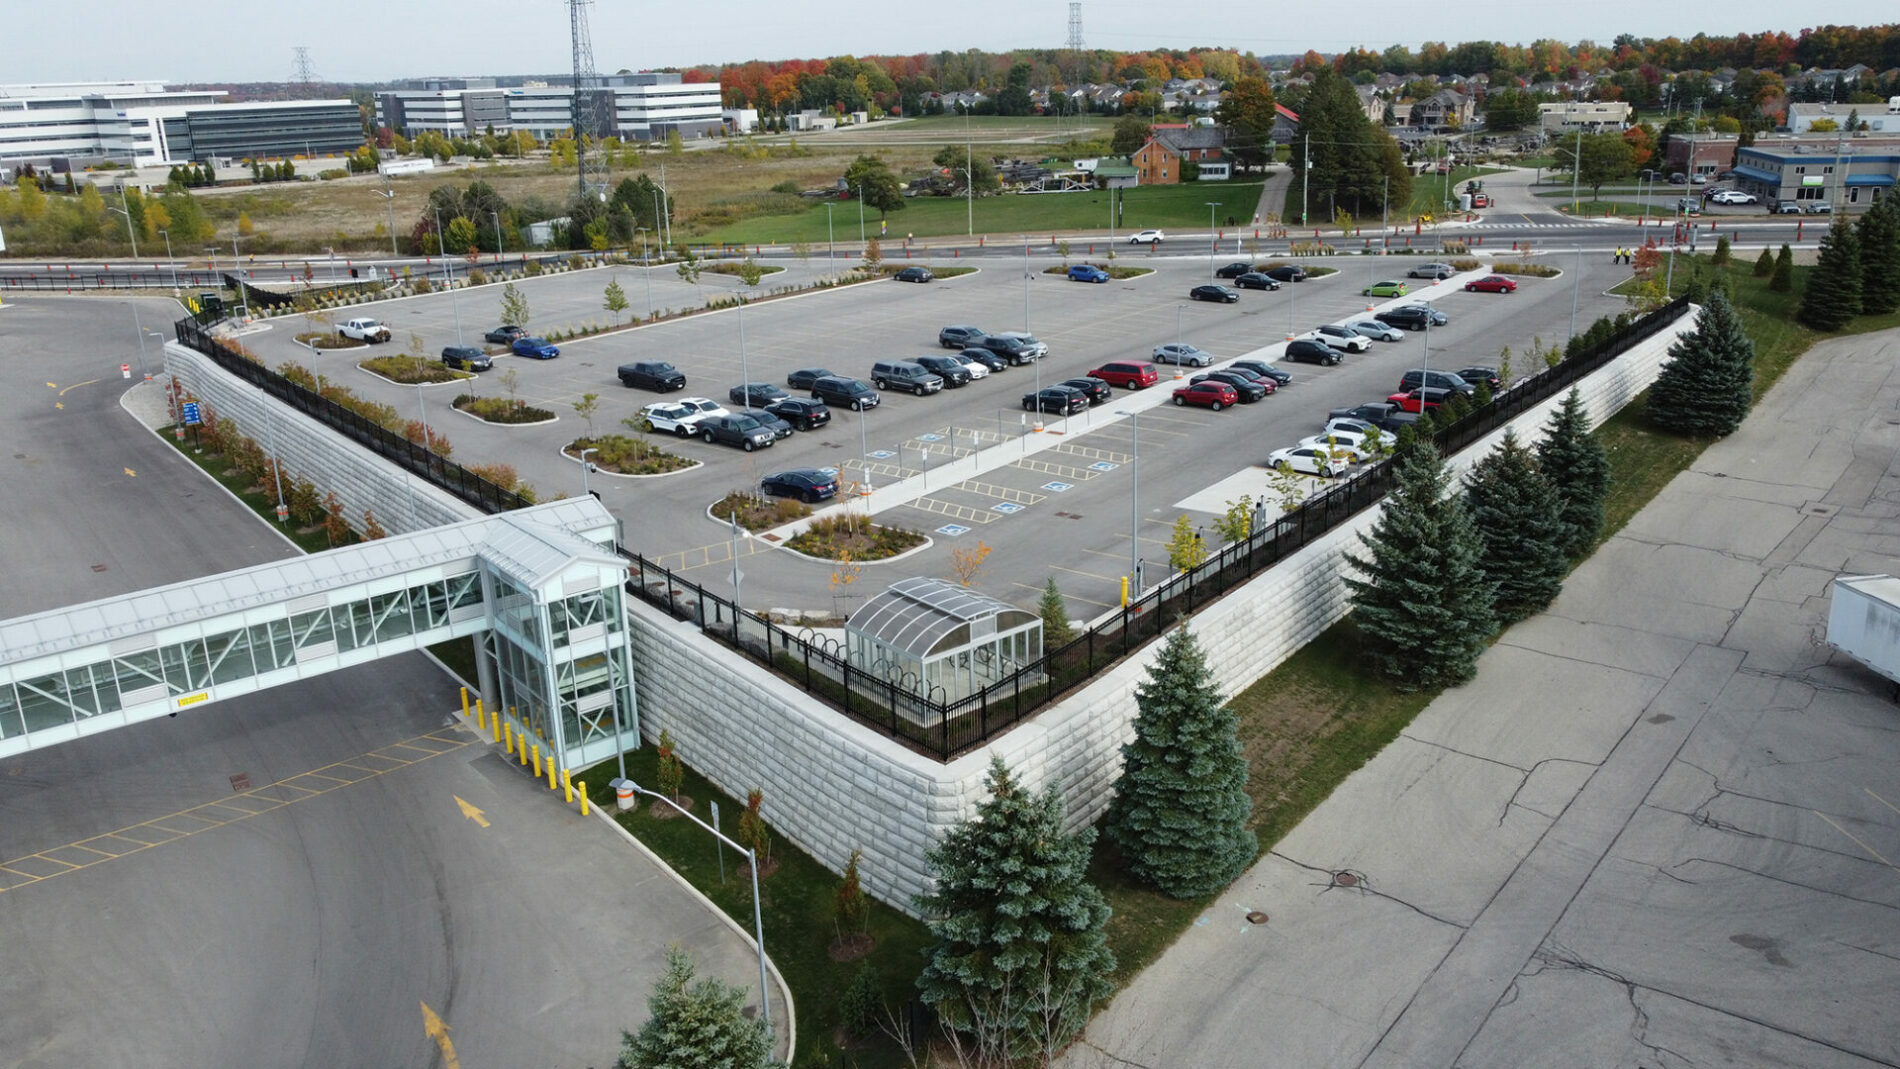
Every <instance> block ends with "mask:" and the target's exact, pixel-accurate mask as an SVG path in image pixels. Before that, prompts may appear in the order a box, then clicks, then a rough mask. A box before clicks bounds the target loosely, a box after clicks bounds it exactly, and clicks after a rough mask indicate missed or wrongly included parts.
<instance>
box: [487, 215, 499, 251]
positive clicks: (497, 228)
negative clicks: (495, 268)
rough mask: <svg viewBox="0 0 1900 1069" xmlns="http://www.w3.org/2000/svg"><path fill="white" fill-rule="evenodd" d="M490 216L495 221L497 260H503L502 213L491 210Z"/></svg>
mask: <svg viewBox="0 0 1900 1069" xmlns="http://www.w3.org/2000/svg"><path fill="white" fill-rule="evenodd" d="M488 217H489V218H490V219H493V220H494V221H495V262H496V263H500V262H501V213H500V212H498V211H490V212H489V213H488Z"/></svg>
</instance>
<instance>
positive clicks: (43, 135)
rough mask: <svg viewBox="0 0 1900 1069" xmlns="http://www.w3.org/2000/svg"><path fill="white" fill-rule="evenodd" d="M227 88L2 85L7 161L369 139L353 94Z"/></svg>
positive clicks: (294, 148) (240, 154)
mask: <svg viewBox="0 0 1900 1069" xmlns="http://www.w3.org/2000/svg"><path fill="white" fill-rule="evenodd" d="M227 96H228V94H227V93H225V92H224V91H223V90H191V91H171V90H167V89H166V88H165V83H164V82H162V81H123V82H69V83H56V84H39V85H0V161H26V162H34V161H52V160H70V161H75V162H79V163H82V164H83V163H90V162H98V161H104V160H112V161H114V162H119V163H132V164H137V165H140V166H150V165H153V164H158V165H166V164H172V163H183V162H189V161H192V160H209V159H211V158H213V157H226V158H234V159H235V158H246V157H251V158H266V157H276V156H293V155H310V154H323V153H334V152H349V151H351V150H352V149H355V148H356V147H357V146H358V145H361V144H362V143H363V127H362V120H361V117H360V113H359V112H358V110H357V107H356V105H355V104H353V103H351V102H350V101H348V100H285V101H247V102H242V103H234V102H232V101H230V100H227V99H226V97H227Z"/></svg>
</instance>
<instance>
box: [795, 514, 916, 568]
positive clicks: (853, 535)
mask: <svg viewBox="0 0 1900 1069" xmlns="http://www.w3.org/2000/svg"><path fill="white" fill-rule="evenodd" d="M924 541H925V539H924V536H923V535H922V534H920V533H918V532H916V531H911V530H906V529H905V528H902V527H884V526H881V525H879V524H875V523H872V522H871V518H870V517H869V516H866V515H863V514H861V513H844V514H841V515H837V516H826V517H824V518H823V519H819V520H814V521H812V524H811V526H810V527H808V528H806V529H805V531H804V532H803V533H802V534H799V535H798V536H796V537H794V538H793V539H791V540H790V541H788V542H787V543H786V545H788V546H790V547H791V548H793V549H795V550H797V551H798V552H800V553H804V554H807V555H809V556H813V557H823V558H824V559H826V560H845V559H849V560H853V561H868V560H883V559H885V558H887V557H894V556H896V555H897V554H899V553H902V552H904V551H905V550H908V549H915V548H916V547H918V546H921V545H923V544H924Z"/></svg>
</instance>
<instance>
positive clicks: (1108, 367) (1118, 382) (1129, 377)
mask: <svg viewBox="0 0 1900 1069" xmlns="http://www.w3.org/2000/svg"><path fill="white" fill-rule="evenodd" d="M1088 376H1089V378H1092V379H1101V380H1102V381H1103V382H1106V383H1108V384H1109V385H1111V386H1121V387H1124V388H1126V389H1130V390H1140V389H1144V388H1146V387H1149V386H1153V385H1154V384H1155V383H1157V382H1159V381H1161V374H1160V372H1158V371H1156V370H1155V366H1154V365H1153V364H1150V363H1148V362H1147V361H1145V360H1111V361H1109V362H1108V363H1106V364H1103V365H1102V366H1101V367H1092V368H1090V369H1089V370H1088Z"/></svg>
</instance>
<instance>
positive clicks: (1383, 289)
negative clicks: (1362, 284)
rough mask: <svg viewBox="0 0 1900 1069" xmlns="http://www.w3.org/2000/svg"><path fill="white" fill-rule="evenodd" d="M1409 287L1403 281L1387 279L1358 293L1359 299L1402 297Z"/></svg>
mask: <svg viewBox="0 0 1900 1069" xmlns="http://www.w3.org/2000/svg"><path fill="white" fill-rule="evenodd" d="M1409 288H1410V287H1408V286H1406V284H1405V283H1404V281H1402V280H1400V279H1396V278H1388V279H1386V280H1385V281H1384V282H1374V283H1373V284H1372V285H1370V286H1367V287H1366V288H1365V289H1362V290H1360V291H1359V295H1360V296H1361V297H1403V296H1405V294H1406V292H1407V291H1408V289H1409Z"/></svg>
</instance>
